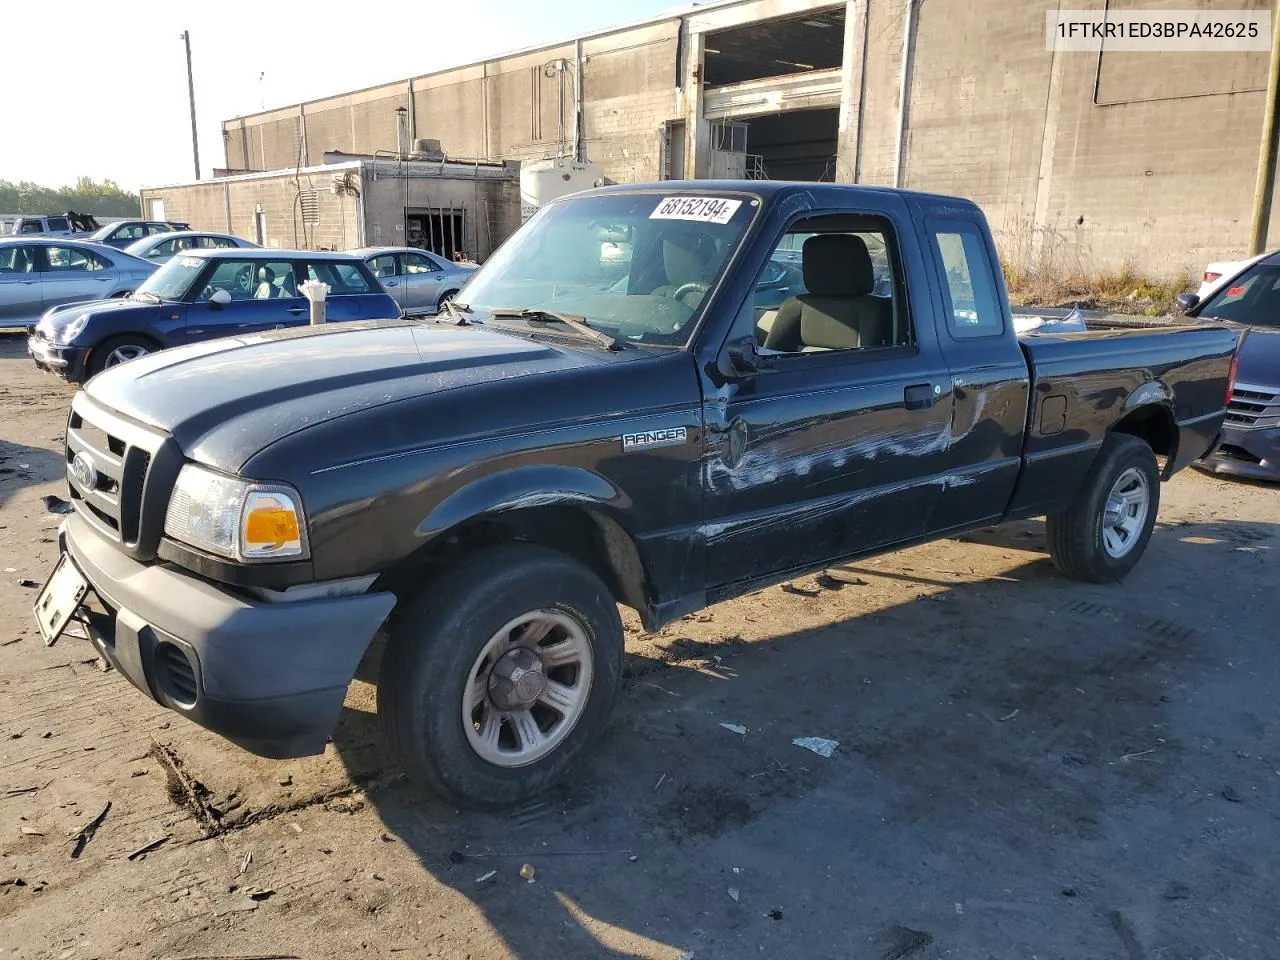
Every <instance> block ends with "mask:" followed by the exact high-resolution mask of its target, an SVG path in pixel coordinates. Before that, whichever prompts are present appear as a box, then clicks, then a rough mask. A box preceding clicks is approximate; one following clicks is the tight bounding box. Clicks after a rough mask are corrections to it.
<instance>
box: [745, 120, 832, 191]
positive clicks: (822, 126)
mask: <svg viewBox="0 0 1280 960" xmlns="http://www.w3.org/2000/svg"><path fill="white" fill-rule="evenodd" d="M739 122H740V123H742V124H744V125H745V126H746V128H747V136H746V153H747V157H746V175H747V176H748V177H750V178H751V179H759V180H814V181H826V182H828V183H830V182H833V181H834V180H835V179H836V150H837V145H836V144H837V141H836V131H837V128H838V127H839V123H840V111H839V110H796V111H794V112H790V113H776V114H771V115H770V116H767V117H753V118H752V119H750V120H745V121H739Z"/></svg>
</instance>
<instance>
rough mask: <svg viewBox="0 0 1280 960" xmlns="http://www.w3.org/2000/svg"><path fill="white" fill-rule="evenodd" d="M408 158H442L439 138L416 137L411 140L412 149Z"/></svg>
mask: <svg viewBox="0 0 1280 960" xmlns="http://www.w3.org/2000/svg"><path fill="white" fill-rule="evenodd" d="M409 159H410V160H443V159H444V149H443V148H442V147H441V146H440V141H439V140H426V139H418V140H414V141H413V149H412V150H411V151H409Z"/></svg>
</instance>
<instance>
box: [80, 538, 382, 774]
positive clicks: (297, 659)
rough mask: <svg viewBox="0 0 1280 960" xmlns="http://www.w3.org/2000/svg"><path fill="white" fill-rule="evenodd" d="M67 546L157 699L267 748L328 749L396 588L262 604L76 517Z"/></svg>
mask: <svg viewBox="0 0 1280 960" xmlns="http://www.w3.org/2000/svg"><path fill="white" fill-rule="evenodd" d="M58 539H59V545H60V548H61V550H62V551H63V552H65V553H68V554H70V555H71V559H72V560H74V561H75V564H76V566H77V567H78V568H79V570H80V572H81V573H82V574H84V576H85V579H87V580H88V581H89V585H90V586H91V587H92V589H93V593H94V594H96V599H97V601H98V602H95V603H93V604H91V605H90V606H89V608H88V613H89V621H90V624H91V630H90V633H91V635H92V637H93V642H94V643H95V645H96V646H97V647H98V649H99V651H100V652H101V654H102V655H103V656H104V657H105V658H106V659H107V660H108V661H109V662H110V663H111V664H112V665H113V666H114V667H115V668H116V669H117V670H119V671H120V673H122V674H123V675H124V676H125V677H127V678H128V679H129V681H130V682H131V683H133V685H134V686H136V687H137V688H138V689H139V690H141V691H142V692H143V693H145V694H147V696H149V697H151V698H152V699H153V700H155V701H156V702H157V703H160V704H163V705H164V706H166V707H169V708H170V709H172V710H174V711H176V712H178V713H181V714H183V715H184V716H186V717H187V718H188V719H189V720H191V721H192V722H194V723H196V724H199V725H200V726H202V727H204V728H206V729H208V730H211V731H213V732H214V733H217V734H219V735H220V736H223V737H225V738H226V739H228V740H230V741H231V742H232V743H235V744H237V745H238V746H241V747H243V748H244V749H246V750H248V751H250V752H252V753H256V754H258V755H259V756H263V757H272V758H275V759H284V758H287V757H301V756H307V755H310V754H315V753H320V752H322V751H323V750H324V746H325V743H326V742H327V741H328V738H329V734H330V733H331V732H332V731H333V728H334V725H335V724H336V723H337V721H338V717H339V715H340V713H341V711H342V701H343V699H344V697H345V696H346V690H347V685H348V684H349V683H350V682H351V678H352V677H353V676H354V675H355V671H356V667H357V666H358V665H359V663H360V659H361V657H363V656H364V653H365V650H366V649H367V648H368V646H369V643H370V641H371V640H372V639H373V636H374V634H375V633H376V632H377V630H378V628H379V627H380V626H381V625H382V622H383V621H384V620H385V619H386V617H387V614H389V613H390V612H391V608H392V607H393V606H394V605H395V602H396V598H395V596H394V595H393V594H390V593H366V594H360V595H356V596H348V597H339V598H332V599H322V600H305V601H296V602H281V603H265V602H258V601H254V600H250V599H247V598H244V597H241V596H239V595H237V594H232V593H229V592H227V591H225V590H222V589H220V588H219V587H217V586H215V585H214V584H212V583H210V582H208V581H205V580H201V579H199V578H197V577H194V576H192V575H191V574H189V573H187V572H186V571H184V570H183V569H182V568H180V567H177V566H174V565H172V564H165V563H152V564H144V563H139V562H138V561H136V560H133V559H132V558H130V557H127V556H125V554H124V553H122V552H121V551H120V550H119V549H117V548H116V546H115V545H114V544H112V543H111V542H110V541H108V540H106V539H105V538H103V537H102V536H101V535H100V534H98V533H97V532H96V531H95V530H94V529H93V528H92V527H90V526H89V524H88V523H87V522H86V521H85V520H84V519H83V518H82V517H80V516H79V515H72V516H70V517H68V518H67V521H66V523H65V524H64V525H63V527H62V528H61V530H60V531H59V538H58Z"/></svg>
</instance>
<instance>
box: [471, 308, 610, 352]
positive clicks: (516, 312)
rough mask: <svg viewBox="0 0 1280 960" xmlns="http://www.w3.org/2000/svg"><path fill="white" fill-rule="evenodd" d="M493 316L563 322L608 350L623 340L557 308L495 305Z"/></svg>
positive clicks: (491, 313) (533, 321)
mask: <svg viewBox="0 0 1280 960" xmlns="http://www.w3.org/2000/svg"><path fill="white" fill-rule="evenodd" d="M489 315H490V316H492V317H515V318H517V319H519V320H527V321H529V322H530V323H563V324H564V325H565V326H566V327H568V328H569V329H570V330H572V331H573V332H574V333H577V334H580V335H581V336H584V337H586V338H587V339H588V340H592V341H594V342H596V343H598V344H600V346H602V347H604V348H605V349H606V350H621V349H622V342H621V341H620V340H618V339H617V338H616V337H611V336H609V334H607V333H605V332H604V331H603V330H597V329H596V328H595V327H593V326H591V325H590V324H589V323H587V320H586V318H585V317H579V316H575V315H574V314H572V313H559V312H557V311H555V310H543V309H541V308H538V307H494V308H493V309H492V310H490V311H489Z"/></svg>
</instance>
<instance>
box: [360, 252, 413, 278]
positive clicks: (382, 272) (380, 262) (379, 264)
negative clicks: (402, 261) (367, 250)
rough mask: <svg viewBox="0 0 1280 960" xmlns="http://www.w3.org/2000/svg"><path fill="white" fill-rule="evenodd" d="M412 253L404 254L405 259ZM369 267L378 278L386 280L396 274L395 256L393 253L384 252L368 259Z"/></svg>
mask: <svg viewBox="0 0 1280 960" xmlns="http://www.w3.org/2000/svg"><path fill="white" fill-rule="evenodd" d="M410 256H412V254H405V257H406V259H407V258H408V257H410ZM369 269H371V270H372V271H373V275H374V276H375V277H377V278H378V279H379V280H386V279H389V278H390V277H394V276H395V275H396V257H395V254H394V253H384V254H383V255H382V256H380V257H374V258H373V259H372V260H370V261H369Z"/></svg>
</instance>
